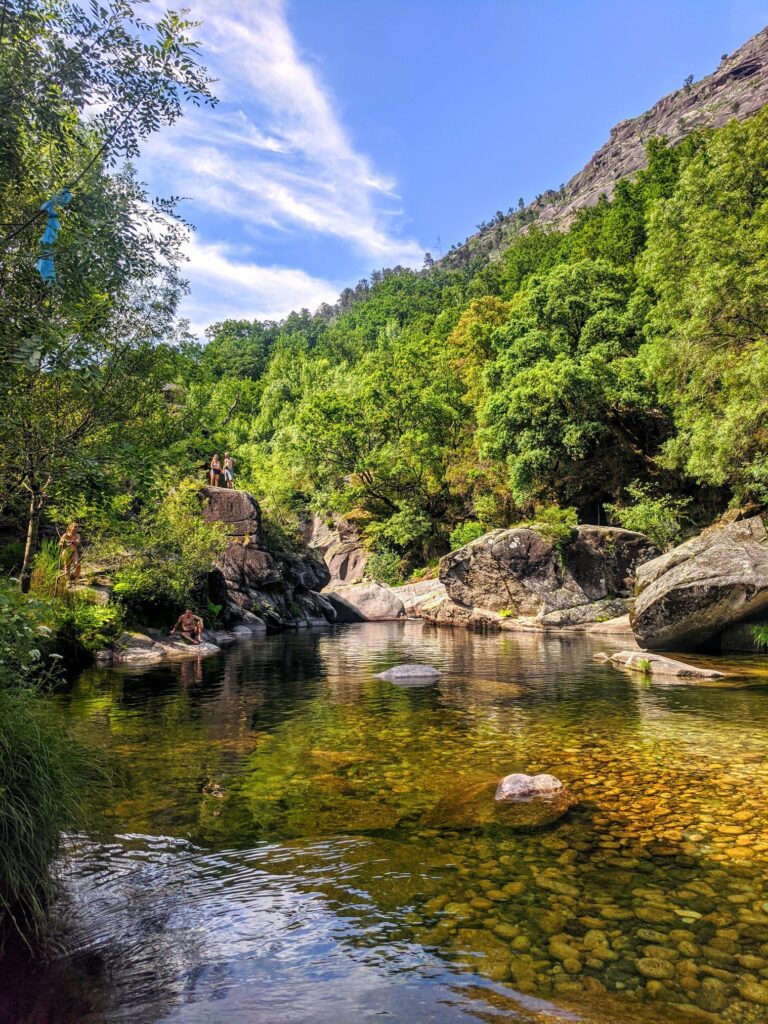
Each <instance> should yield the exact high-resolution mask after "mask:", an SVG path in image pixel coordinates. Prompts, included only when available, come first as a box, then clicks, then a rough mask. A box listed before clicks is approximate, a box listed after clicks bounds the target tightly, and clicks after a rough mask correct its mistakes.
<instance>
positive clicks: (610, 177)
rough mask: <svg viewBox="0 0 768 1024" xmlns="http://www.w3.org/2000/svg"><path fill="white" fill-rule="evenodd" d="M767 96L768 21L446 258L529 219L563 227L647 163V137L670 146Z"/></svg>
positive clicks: (506, 236) (505, 238) (478, 249)
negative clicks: (566, 175)
mask: <svg viewBox="0 0 768 1024" xmlns="http://www.w3.org/2000/svg"><path fill="white" fill-rule="evenodd" d="M766 103H768V28H765V29H763V30H762V31H761V32H758V34H757V35H755V36H753V37H752V38H751V39H749V40H748V41H747V42H746V43H745V44H744V45H743V46H742V47H740V48H739V49H738V50H736V51H735V53H732V54H730V55H725V56H724V57H723V60H722V61H721V63H720V66H719V67H718V68H717V70H716V71H714V72H713V73H712V74H711V75H707V76H706V78H702V79H701V81H699V82H694V83H691V84H690V85H689V86H683V87H682V88H680V89H678V90H676V91H675V92H672V93H669V95H667V96H665V97H664V98H663V99H661V100H659V102H658V103H657V104H656V105H655V106H653V107H652V108H651V109H650V110H647V111H646V112H645V113H644V114H641V115H640V116H639V117H633V118H630V119H628V120H626V121H621V122H620V123H619V124H617V125H616V126H615V127H614V128H612V129H611V133H610V137H609V138H608V141H607V142H606V143H605V145H604V146H602V147H601V148H600V149H599V150H598V151H597V153H595V155H594V156H593V157H592V159H591V160H590V161H589V163H588V164H587V165H586V166H585V167H584V168H583V169H582V170H581V171H579V173H578V174H576V175H574V177H573V178H571V180H570V181H569V182H568V184H567V185H565V187H564V188H563V189H562V190H561V191H559V192H554V191H551V190H550V191H548V192H545V193H544V194H543V195H541V196H540V197H539V198H538V199H537V200H536V202H534V203H532V204H531V205H530V206H529V207H528V208H527V209H526V211H525V212H524V215H522V216H520V215H515V214H512V215H510V216H509V217H507V218H505V219H504V220H502V221H500V222H497V223H494V224H492V225H490V226H489V227H487V228H484V229H483V230H481V231H480V232H478V233H477V234H476V235H472V236H471V237H470V238H469V239H467V241H466V243H465V244H464V245H463V246H460V247H459V248H458V249H457V250H456V252H455V254H454V255H453V256H452V257H449V261H453V260H458V261H461V260H462V259H463V258H466V256H467V255H470V254H471V255H482V254H486V255H490V254H491V253H492V252H494V251H497V250H499V249H503V248H504V247H505V245H506V244H508V243H509V241H510V240H511V238H512V237H514V235H515V234H517V233H518V232H519V231H520V230H521V227H522V228H523V230H524V224H525V223H530V222H532V221H534V222H538V223H540V224H548V225H554V226H556V227H558V228H566V227H567V226H568V224H569V223H570V222H571V221H572V220H573V218H574V216H575V214H576V213H577V211H578V210H580V209H582V208H584V207H589V206H594V205H595V204H596V203H597V201H598V199H599V198H600V196H601V195H607V196H611V195H612V194H613V191H614V189H615V187H616V184H617V182H619V181H620V180H621V179H622V178H625V177H627V175H630V174H634V173H635V172H636V171H638V170H640V169H641V168H643V167H645V165H646V152H645V151H646V146H647V145H648V142H649V140H650V139H653V138H658V137H664V138H666V139H668V140H669V142H670V143H671V144H672V145H676V144H677V143H679V142H681V141H682V140H683V139H684V138H685V137H686V135H689V134H690V133H691V132H692V131H693V130H694V129H696V128H718V127H720V126H721V125H724V124H725V123H726V122H727V121H729V120H730V119H731V118H733V117H735V118H738V119H739V120H745V119H746V118H748V117H751V116H752V115H753V114H755V113H757V111H758V110H760V109H761V108H762V107H764V106H765V104H766Z"/></svg>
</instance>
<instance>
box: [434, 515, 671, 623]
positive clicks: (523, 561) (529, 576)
mask: <svg viewBox="0 0 768 1024" xmlns="http://www.w3.org/2000/svg"><path fill="white" fill-rule="evenodd" d="M655 554H657V551H656V549H655V548H654V547H653V545H652V544H651V543H650V542H649V541H648V539H647V538H646V537H644V536H643V534H640V533H634V532H633V531H631V530H619V529H614V528H611V527H602V526H580V527H578V528H576V529H575V530H574V531H573V534H572V536H571V538H570V540H569V541H568V542H567V543H565V544H564V545H562V547H556V546H554V545H553V544H552V543H551V542H550V541H549V540H547V538H546V537H544V536H543V535H542V534H541V533H540V532H539V531H538V530H536V529H534V528H532V527H515V528H513V529H507V530H492V531H491V532H490V533H487V534H485V535H484V536H482V537H478V538H477V540H474V541H472V542H471V543H469V544H466V545H465V546H464V547H462V548H459V549H458V551H453V552H451V553H450V554H449V555H446V556H445V557H444V558H443V559H441V562H440V581H441V582H442V583H443V585H444V586H445V590H446V594H447V598H448V599H449V603H448V604H447V605H446V609H452V610H453V613H454V614H453V615H452V616H451V621H453V622H455V623H461V622H462V620H463V621H464V622H465V623H466V624H471V622H472V621H474V620H475V619H477V611H478V610H482V611H485V612H495V613H502V614H503V615H506V616H508V617H510V618H520V617H530V618H535V619H536V620H538V621H539V622H541V623H542V624H544V625H558V626H559V625H572V624H581V623H584V622H594V621H596V620H597V619H598V618H610V617H613V616H615V615H621V614H622V613H623V612H625V611H626V610H627V606H628V603H629V598H630V596H631V592H632V589H631V588H632V578H633V577H634V573H635V570H636V567H637V566H638V565H639V564H640V563H641V562H643V561H645V560H647V559H648V558H652V557H653V556H654V555H655ZM462 610H464V611H465V613H466V614H461V612H462Z"/></svg>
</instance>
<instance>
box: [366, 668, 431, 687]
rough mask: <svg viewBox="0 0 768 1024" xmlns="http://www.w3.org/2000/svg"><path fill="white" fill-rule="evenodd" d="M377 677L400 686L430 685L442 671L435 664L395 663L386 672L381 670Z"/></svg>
mask: <svg viewBox="0 0 768 1024" xmlns="http://www.w3.org/2000/svg"><path fill="white" fill-rule="evenodd" d="M376 678H377V679H386V680H387V681H388V682H390V683H396V684H398V685H400V686H429V685H431V684H432V683H435V682H437V680H438V679H439V678H440V671H439V669H436V668H435V667H434V666H433V665H416V664H407V665H395V666H394V667H393V668H388V669H387V670H386V672H379V673H378V675H377V676H376Z"/></svg>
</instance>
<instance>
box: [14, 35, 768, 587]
mask: <svg viewBox="0 0 768 1024" xmlns="http://www.w3.org/2000/svg"><path fill="white" fill-rule="evenodd" d="M756 38H757V37H756ZM753 80H754V79H753ZM760 80H762V79H760ZM29 102H32V101H31V100H30V101H29ZM61 116H62V117H64V116H65V114H64V113H62V114H61ZM43 127H44V126H43ZM767 128H768V111H766V110H765V109H764V110H763V111H761V112H760V113H758V114H756V115H755V116H754V117H752V118H751V119H747V120H744V121H738V120H736V119H733V120H731V121H730V122H729V123H727V124H725V125H724V126H722V127H720V128H716V129H711V130H695V131H693V132H692V133H690V134H689V135H688V136H687V137H686V138H685V139H684V141H682V142H681V143H680V144H679V145H677V146H674V147H672V146H670V145H668V144H667V143H666V142H665V141H664V140H661V139H655V140H653V139H652V140H651V141H650V142H649V144H648V149H647V152H648V157H647V159H648V166H647V168H646V169H644V170H641V171H640V172H638V173H637V174H636V175H635V176H634V177H630V178H625V179H624V180H622V181H620V182H619V184H618V185H617V186H616V189H615V192H614V195H613V197H612V199H611V200H610V201H609V200H607V199H605V198H604V199H602V200H600V201H599V202H598V203H597V204H596V205H595V206H594V207H591V208H585V209H582V210H580V211H579V212H578V213H577V214H576V216H575V219H574V220H573V222H572V224H571V226H570V227H569V229H568V230H567V231H564V232H563V231H557V230H555V229H554V228H551V227H550V228H548V227H546V226H541V225H540V224H535V223H534V224H531V223H530V222H529V221H530V218H525V217H521V218H520V221H519V223H518V225H517V229H516V230H517V234H516V235H515V236H514V237H513V238H512V240H511V242H510V244H509V245H508V246H507V247H506V249H505V250H504V251H503V253H501V254H500V255H499V257H498V258H497V259H493V260H489V259H488V257H487V256H483V255H480V254H477V255H475V256H474V257H473V258H471V259H468V260H463V261H460V262H461V263H462V265H460V266H450V265H449V264H448V263H447V262H441V263H434V264H433V262H432V260H431V258H429V257H428V258H427V259H426V260H425V267H424V269H423V270H421V271H411V270H407V269H403V268H394V269H390V270H382V271H377V272H374V273H373V274H371V277H370V280H367V281H361V282H360V283H359V284H358V285H357V287H355V288H349V289H346V290H345V291H344V293H343V294H342V295H341V297H340V299H339V302H338V303H337V305H336V306H335V307H330V306H326V307H323V308H321V309H320V310H318V311H317V312H315V313H310V312H309V311H307V310H302V311H301V312H298V313H294V314H291V316H289V317H288V318H287V319H286V320H285V321H284V322H283V323H280V324H277V323H251V322H243V321H225V322H223V323H219V324H214V325H213V326H212V327H211V328H210V329H209V330H208V332H207V335H208V337H207V339H206V340H205V342H204V343H202V342H198V341H197V340H196V339H194V338H191V337H186V336H185V335H184V333H183V331H180V330H179V329H178V328H177V327H174V326H173V314H174V309H175V303H176V298H177V296H178V294H179V289H180V282H179V277H178V273H177V272H176V270H175V269H174V268H175V267H176V266H178V261H179V254H178V248H177V245H178V234H177V228H176V227H175V222H173V221H171V220H169V219H168V218H167V217H166V218H165V219H164V220H162V221H159V222H158V223H162V224H165V225H166V226H167V227H166V233H165V235H162V234H159V233H158V231H157V230H156V229H153V228H151V226H150V224H149V222H148V221H147V213H146V211H147V210H148V209H149V208H148V207H147V205H146V197H145V196H144V193H143V191H142V190H141V187H140V186H138V185H137V184H136V183H135V181H134V179H133V178H132V177H131V176H130V173H128V172H126V173H125V174H122V175H119V176H117V177H115V176H109V175H107V174H106V167H105V166H103V165H104V163H105V160H106V159H107V158H108V156H109V154H108V152H102V151H100V150H98V148H97V149H95V150H94V160H93V162H92V163H91V164H90V165H89V168H88V171H87V175H85V176H82V175H81V178H80V179H79V181H78V188H77V189H76V190H75V198H74V199H73V201H72V204H71V207H70V208H69V209H68V210H67V211H66V213H63V214H62V215H61V222H62V226H61V237H60V240H59V242H58V243H57V246H58V251H57V264H58V268H59V275H60V281H59V285H58V287H57V289H55V290H54V291H50V290H49V291H48V292H46V291H45V289H44V287H43V286H42V285H41V283H40V282H39V280H37V278H36V275H35V272H34V269H33V268H32V266H31V265H28V264H25V263H24V260H25V259H26V255H25V250H24V249H23V248H21V249H20V248H19V244H18V242H14V244H13V245H11V246H10V248H9V249H8V252H7V254H6V261H7V266H8V267H9V268H10V267H11V266H12V265H13V264H12V262H10V261H13V260H16V261H17V262H18V261H19V260H21V263H20V264H19V266H20V267H21V268H22V269H20V270H19V271H18V272H16V271H14V273H15V274H16V276H15V278H14V288H13V289H6V295H5V303H6V306H7V309H8V316H6V318H5V327H4V332H3V338H2V344H3V352H4V360H5V362H4V366H5V371H6V373H7V375H8V377H9V380H10V383H11V386H10V388H9V389H8V391H7V392H6V396H5V397H4V399H3V408H2V410H1V411H2V416H1V417H0V422H1V423H2V430H1V431H0V450H1V451H2V462H3V467H4V474H5V479H6V483H7V493H6V495H5V497H4V499H3V506H4V507H3V513H4V515H5V519H6V533H7V534H8V535H9V537H13V536H14V534H15V536H16V537H19V539H20V536H21V534H22V533H23V532H24V531H27V535H28V541H29V543H28V544H27V548H28V551H27V555H28V557H27V559H26V560H25V564H24V572H25V574H26V575H27V576H28V575H29V573H30V572H31V555H32V553H33V552H34V550H35V547H36V545H37V530H38V527H40V528H42V529H43V531H45V530H46V529H47V530H48V531H49V533H50V531H51V529H52V527H54V526H57V527H59V528H61V527H62V526H63V525H64V524H65V523H66V522H68V521H70V520H71V519H73V518H76V519H78V520H79V521H80V522H81V525H82V529H83V531H84V534H85V539H86V542H87V544H90V545H91V546H92V549H93V552H94V555H96V554H98V556H99V557H100V558H102V559H103V558H105V557H107V555H109V558H111V559H112V563H111V564H113V565H114V564H118V563H119V562H120V559H121V558H122V560H123V562H124V563H125V566H124V569H123V570H121V571H123V572H124V573H125V574H126V576H127V577H130V579H126V580H124V581H123V582H124V589H125V591H127V592H130V591H131V587H133V586H134V585H135V586H137V587H139V589H141V588H142V587H144V588H145V589H146V588H147V587H148V586H149V582H148V580H149V576H152V577H153V578H152V581H151V582H152V587H158V586H161V585H165V584H166V583H167V581H168V578H169V575H168V572H167V571H166V568H167V566H168V565H170V566H175V565H178V564H179V560H180V558H181V555H180V554H179V551H180V550H181V547H183V544H182V540H183V539H184V538H186V537H187V536H189V529H188V524H186V521H185V520H184V517H183V515H182V512H181V511H179V509H180V508H181V507H182V506H183V502H181V504H180V505H179V503H178V501H177V506H178V507H177V512H176V513H173V514H174V515H176V520H174V523H175V525H169V524H168V523H167V522H165V521H164V520H163V516H165V517H166V518H167V517H168V516H169V515H171V514H172V511H173V508H174V507H176V506H173V505H171V506H169V505H168V503H167V502H166V503H164V501H163V498H164V496H165V495H166V494H167V493H168V489H169V487H174V488H177V489H178V485H179V484H180V482H182V481H183V480H185V479H191V480H200V479H202V478H203V472H204V469H205V467H206V465H207V463H208V461H209V459H210V456H211V454H212V453H213V452H214V451H218V452H219V453H220V454H223V451H224V450H225V449H226V450H228V451H230V452H231V453H232V454H233V455H234V457H235V459H236V462H237V468H238V483H239V485H240V486H243V487H247V488H248V489H250V490H252V491H253V493H254V494H255V495H256V496H257V497H258V499H259V501H260V502H261V504H262V505H263V507H264V510H265V513H266V516H267V518H268V521H269V523H270V524H271V527H270V528H271V529H272V530H273V531H275V532H279V533H280V534H281V536H282V539H283V540H285V539H286V537H290V536H294V537H296V538H298V537H299V536H300V534H301V531H302V530H303V529H305V527H306V523H307V521H308V518H309V517H310V516H311V515H312V514H314V513H316V514H318V515H320V516H322V517H326V518H331V517H332V516H345V517H350V518H352V519H353V520H355V521H356V522H357V523H358V524H359V526H360V528H361V529H362V531H363V533H364V540H365V543H366V544H367V545H368V546H369V547H370V548H371V549H372V551H373V552H374V558H373V560H372V561H371V563H370V571H371V572H375V573H377V574H378V575H380V576H381V577H382V578H385V579H389V580H392V581H394V580H396V579H400V578H405V577H407V576H408V575H409V574H410V573H411V572H412V571H413V570H414V569H417V568H418V567H420V566H423V565H424V564H426V563H427V562H428V561H429V560H430V559H433V558H435V557H436V556H437V555H439V554H441V553H443V552H445V551H446V550H448V549H449V548H450V547H452V546H455V545H456V544H457V543H459V542H460V541H463V540H466V539H467V538H469V537H471V536H472V535H474V534H477V533H479V532H481V531H483V530H486V529H488V528H490V527H493V526H501V525H507V524H510V523H515V522H519V521H524V520H526V519H530V518H531V517H533V516H539V517H540V516H541V515H542V514H545V515H549V516H550V517H554V518H555V519H557V518H558V516H560V515H561V513H560V512H558V511H557V510H558V509H560V510H563V511H562V515H563V516H565V518H566V519H567V518H569V517H570V518H572V517H573V516H574V515H578V517H579V518H581V519H582V520H583V521H587V522H606V521H612V522H616V523H624V524H626V525H631V526H635V527H638V528H642V529H645V530H648V531H650V532H651V533H652V534H655V535H659V531H661V532H662V533H663V534H664V537H663V539H664V540H665V542H666V541H668V540H670V539H673V538H674V536H675V535H676V534H677V533H679V532H680V531H685V530H686V529H689V528H690V529H692V528H693V527H695V526H700V525H701V524H702V523H706V522H708V521H710V520H711V519H713V518H714V517H715V516H717V515H718V514H720V513H721V512H722V511H723V510H724V509H725V508H726V507H727V506H728V505H729V504H730V503H736V504H739V505H743V504H746V503H757V504H763V503H765V502H766V501H767V500H768V454H766V442H767V441H768V403H766V399H765V395H766V384H767V383H768V336H767V333H766V332H767V330H768V298H766V296H767V295H768V291H767V290H766V283H767V281H766V278H767V277H768V141H767V137H768V132H767V131H766V129H767ZM41 130H42V129H41ZM78 133H79V134H78ZM71 135H72V139H71V141H67V140H68V137H67V136H64V138H65V143H66V145H67V146H70V147H71V148H72V150H73V153H74V154H75V156H73V158H72V159H73V161H74V163H73V166H75V165H76V164H77V162H78V161H80V163H82V156H81V154H82V151H83V149H84V148H85V150H86V151H87V147H88V145H89V144H90V145H92V146H96V145H97V143H96V138H97V137H96V136H95V135H93V136H92V137H93V140H94V141H93V142H90V143H89V135H88V133H87V132H86V131H85V129H83V128H80V127H78V126H77V122H76V121H73V122H72V128H71ZM25 145H26V144H25V142H24V137H23V136H19V138H18V139H16V138H14V140H12V145H11V144H10V143H9V157H8V159H9V160H10V159H11V158H13V160H15V161H16V164H14V166H16V167H17V170H16V171H15V172H14V173H15V174H16V178H15V179H14V178H13V177H12V176H11V177H10V178H9V181H10V182H14V181H15V182H16V184H12V185H9V186H8V189H10V191H9V192H8V196H7V201H6V208H8V209H12V208H13V202H16V203H17V204H18V205H19V209H20V211H21V210H22V208H26V209H32V210H34V209H35V205H34V203H35V202H36V201H37V199H44V198H45V196H46V195H47V194H48V193H47V192H46V190H45V188H44V187H43V183H44V182H45V180H46V179H45V176H44V175H43V174H42V172H40V171H39V170H36V169H35V168H36V167H37V164H36V160H37V159H38V158H37V156H36V155H35V154H37V153H38V152H40V150H38V149H34V150H30V149H29V148H28V147H27V148H25ZM123 152H124V153H130V152H131V150H130V140H129V141H128V143H126V145H125V146H124V148H123ZM35 174H38V178H39V179H40V180H38V179H37V178H36V177H35ZM73 174H74V171H73ZM25 189H26V191H24V190H25ZM14 197H15V198H14ZM88 203H90V204H91V205H90V206H87V204H88ZM25 204H26V206H25ZM86 209H88V210H89V211H90V212H89V216H88V217H87V218H86V217H85V215H84V211H85V210H86ZM94 212H95V214H96V215H95V216H94ZM163 213H164V211H163V209H158V211H157V215H158V216H159V215H160V214H163ZM19 217H20V218H21V213H20V214H19ZM121 225H125V228H124V229H123V228H122V227H120V226H121ZM116 226H117V228H118V229H116ZM31 230H32V231H34V230H36V228H35V227H33V228H32V229H31ZM27 233H29V232H27ZM85 268H88V270H87V273H86V271H85ZM161 268H163V273H164V274H165V284H164V285H162V286H160V285H158V284H157V283H155V284H152V285H151V286H150V285H149V282H150V281H153V282H157V281H158V276H157V275H158V272H159V271H160V269H161ZM9 272H10V270H9V271H7V273H9ZM38 293H40V294H41V295H45V301H44V302H43V303H42V304H40V305H39V306H38V307H37V310H38V312H37V313H36V314H35V315H34V316H30V315H29V312H27V313H24V310H25V309H26V310H27V311H29V310H30V309H32V308H35V307H34V305H33V304H32V305H30V302H29V301H28V299H30V298H33V297H34V296H35V295H37V294H38ZM107 293H110V294H111V296H112V299H111V301H110V302H109V303H107V302H106V301H105V299H104V295H105V294H107ZM168 385H171V387H168ZM169 399H170V400H169ZM169 508H170V509H171V511H169ZM569 509H570V510H575V511H573V512H566V511H565V510H569ZM158 510H160V511H158ZM543 510H549V511H546V512H543ZM179 516H181V519H180V520H179ZM180 523H181V525H179V524H180ZM174 530H175V533H174ZM148 537H154V538H155V540H154V541H153V546H154V547H153V550H154V552H155V553H154V554H153V556H152V558H151V559H150V560H149V563H150V564H149V565H147V566H146V567H145V568H146V573H145V575H144V576H142V577H141V579H140V580H139V582H138V583H137V581H136V575H137V571H138V570H137V569H136V552H137V551H139V550H141V547H142V544H144V543H145V542H146V538H148ZM169 538H170V540H169ZM115 552H118V554H119V557H118V555H116V554H115ZM120 553H121V554H120ZM22 554H23V551H21V550H19V551H18V552H17V553H14V551H11V550H8V551H7V552H6V554H5V556H4V558H5V561H6V562H7V563H8V568H11V569H14V568H18V565H15V564H14V563H15V562H18V561H19V560H20V559H21V556H22ZM198 556H199V557H200V558H202V556H200V555H199V553H198V555H197V556H195V557H192V556H190V557H191V562H192V563H193V564H195V565H197V562H196V561H195V558H196V557H198ZM164 559H165V561H164ZM116 560H117V561H116ZM181 561H182V562H183V561H184V559H183V558H181ZM158 565H160V566H161V568H160V569H159V570H158V569H157V568H156V567H157V566H158ZM174 571H175V570H174ZM147 574H148V575H147ZM139 575H141V574H139ZM179 586H180V590H179V595H180V594H181V593H182V592H184V593H188V589H189V580H188V579H187V577H186V576H185V577H184V582H183V585H182V584H180V585H179ZM179 599H181V598H180V597H179Z"/></svg>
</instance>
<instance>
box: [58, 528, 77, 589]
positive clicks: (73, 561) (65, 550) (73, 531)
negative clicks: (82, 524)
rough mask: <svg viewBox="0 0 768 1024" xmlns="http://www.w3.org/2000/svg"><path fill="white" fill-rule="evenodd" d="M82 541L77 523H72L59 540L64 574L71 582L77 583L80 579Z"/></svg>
mask: <svg viewBox="0 0 768 1024" xmlns="http://www.w3.org/2000/svg"><path fill="white" fill-rule="evenodd" d="M80 543H81V538H80V531H79V530H78V528H77V523H70V524H69V526H68V527H67V529H66V530H65V531H64V533H63V535H62V537H61V540H60V541H59V548H60V550H61V561H62V564H63V566H64V575H65V576H66V578H67V581H68V582H69V583H77V581H78V580H79V579H80Z"/></svg>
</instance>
